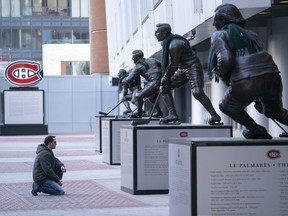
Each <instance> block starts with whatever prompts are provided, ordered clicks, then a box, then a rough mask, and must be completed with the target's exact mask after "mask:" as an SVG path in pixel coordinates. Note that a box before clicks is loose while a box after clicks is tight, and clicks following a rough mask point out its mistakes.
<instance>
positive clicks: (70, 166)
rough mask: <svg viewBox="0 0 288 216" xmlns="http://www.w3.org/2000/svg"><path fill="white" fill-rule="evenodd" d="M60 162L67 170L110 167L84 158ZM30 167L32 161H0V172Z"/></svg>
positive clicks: (19, 170)
mask: <svg viewBox="0 0 288 216" xmlns="http://www.w3.org/2000/svg"><path fill="white" fill-rule="evenodd" d="M62 162H63V163H64V164H65V167H66V169H67V171H78V170H99V169H112V168H111V167H110V166H108V165H105V164H99V163H96V162H92V161H85V160H74V161H71V160H70V161H65V160H62ZM32 168H33V162H6V163H0V173H15V172H32Z"/></svg>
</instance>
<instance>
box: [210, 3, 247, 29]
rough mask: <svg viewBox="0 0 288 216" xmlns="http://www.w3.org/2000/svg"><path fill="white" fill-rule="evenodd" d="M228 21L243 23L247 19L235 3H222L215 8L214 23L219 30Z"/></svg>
mask: <svg viewBox="0 0 288 216" xmlns="http://www.w3.org/2000/svg"><path fill="white" fill-rule="evenodd" d="M228 23H235V24H241V25H243V24H244V23H245V19H244V18H243V16H242V14H241V12H240V11H239V9H238V8H237V7H236V6H235V5H233V4H222V5H219V6H218V7H217V8H216V9H215V15H214V22H213V25H214V26H215V28H216V29H217V30H220V29H221V28H222V27H223V26H224V25H226V24H228Z"/></svg>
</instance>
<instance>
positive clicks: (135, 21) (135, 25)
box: [131, 0, 138, 33]
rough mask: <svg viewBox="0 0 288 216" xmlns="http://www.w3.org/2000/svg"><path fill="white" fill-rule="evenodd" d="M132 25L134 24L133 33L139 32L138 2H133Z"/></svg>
mask: <svg viewBox="0 0 288 216" xmlns="http://www.w3.org/2000/svg"><path fill="white" fill-rule="evenodd" d="M131 17H133V18H132V20H131V23H132V31H133V33H134V32H135V31H136V30H137V20H138V13H137V3H136V1H134V0H132V1H131Z"/></svg>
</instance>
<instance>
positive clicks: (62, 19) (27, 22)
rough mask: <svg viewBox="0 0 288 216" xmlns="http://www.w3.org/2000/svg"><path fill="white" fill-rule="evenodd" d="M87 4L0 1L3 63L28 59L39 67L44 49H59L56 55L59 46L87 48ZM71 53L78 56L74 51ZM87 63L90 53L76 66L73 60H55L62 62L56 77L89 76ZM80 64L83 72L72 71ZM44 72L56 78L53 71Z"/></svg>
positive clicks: (74, 1) (70, 0)
mask: <svg viewBox="0 0 288 216" xmlns="http://www.w3.org/2000/svg"><path fill="white" fill-rule="evenodd" d="M89 3H90V2H89V0H9V1H7V0H1V1H0V26H1V28H0V56H1V57H2V58H5V57H6V58H5V59H2V61H4V60H6V61H7V60H8V61H14V60H19V59H27V60H32V61H38V62H40V63H41V64H42V63H43V54H42V51H43V46H49V45H51V44H52V45H58V47H59V45H60V49H59V50H57V49H56V50H55V52H56V51H57V52H61V44H65V46H66V47H67V44H70V45H75V44H77V45H79V44H87V45H88V44H89V6H90V5H89ZM78 49H80V50H81V49H85V46H84V48H82V47H79V46H78ZM66 50H67V49H66ZM74 52H75V54H76V55H77V53H78V52H77V49H76V50H75V49H74ZM80 53H81V51H80ZM49 54H50V53H49ZM52 55H53V53H52ZM82 56H83V55H82ZM7 57H9V58H7ZM89 60H90V55H89V52H88V53H87V55H86V56H85V59H83V57H82V60H81V61H78V62H76V61H75V58H74V59H71V60H70V59H54V61H55V62H56V61H57V62H58V61H60V62H61V63H60V64H61V67H60V68H59V69H58V68H57V74H56V75H61V74H62V75H72V74H74V75H75V73H76V74H77V73H79V74H81V75H83V74H89V64H90V63H89ZM79 64H81V65H82V69H77V68H76V69H75V67H76V66H75V65H79ZM83 65H84V66H83ZM83 68H84V69H83ZM75 70H77V71H78V72H75ZM45 71H47V73H46V75H55V69H53V70H51V69H50V68H44V73H45ZM49 71H53V72H54V73H53V74H49Z"/></svg>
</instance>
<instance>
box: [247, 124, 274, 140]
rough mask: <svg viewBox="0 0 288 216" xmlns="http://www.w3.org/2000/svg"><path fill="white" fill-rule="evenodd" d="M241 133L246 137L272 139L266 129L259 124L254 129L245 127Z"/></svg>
mask: <svg viewBox="0 0 288 216" xmlns="http://www.w3.org/2000/svg"><path fill="white" fill-rule="evenodd" d="M242 135H243V136H244V137H245V138H246V139H272V136H271V135H270V134H269V133H268V132H267V130H266V129H265V128H264V127H262V126H260V125H259V126H258V127H257V128H256V129H254V130H249V129H245V130H244V131H243V132H242Z"/></svg>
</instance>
